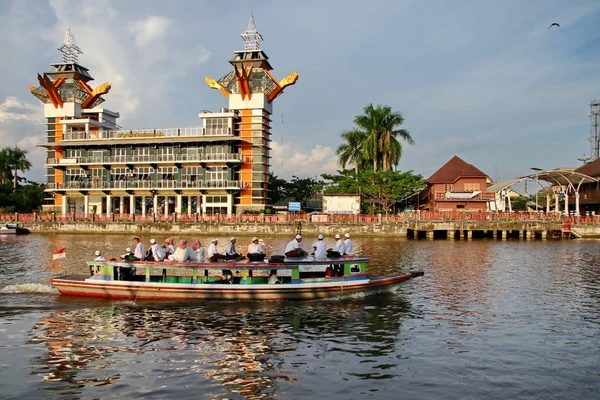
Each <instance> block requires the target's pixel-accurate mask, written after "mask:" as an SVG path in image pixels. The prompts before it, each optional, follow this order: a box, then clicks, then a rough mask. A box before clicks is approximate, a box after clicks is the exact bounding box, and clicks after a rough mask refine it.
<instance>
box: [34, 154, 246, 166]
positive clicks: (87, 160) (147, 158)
mask: <svg viewBox="0 0 600 400" xmlns="http://www.w3.org/2000/svg"><path fill="white" fill-rule="evenodd" d="M243 160H244V157H243V156H242V154H241V153H200V154H187V153H183V154H151V155H149V154H144V155H127V156H121V155H120V156H102V157H99V156H87V157H72V158H47V159H46V165H48V166H50V165H82V164H127V163H149V162H165V163H166V162H170V163H172V162H175V161H183V162H185V161H188V162H219V161H240V162H241V161H243Z"/></svg>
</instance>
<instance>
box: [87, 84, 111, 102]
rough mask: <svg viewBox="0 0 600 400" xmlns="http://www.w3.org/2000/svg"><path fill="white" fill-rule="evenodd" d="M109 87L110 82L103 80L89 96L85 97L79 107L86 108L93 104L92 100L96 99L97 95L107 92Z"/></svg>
mask: <svg viewBox="0 0 600 400" xmlns="http://www.w3.org/2000/svg"><path fill="white" fill-rule="evenodd" d="M88 87H89V86H88ZM110 88H111V86H110V83H108V82H104V83H103V84H102V85H100V86H98V87H97V88H96V89H94V90H92V92H91V93H90V96H89V97H88V98H87V99H85V101H84V102H83V103H82V104H81V108H88V107H89V106H90V105H92V104H94V102H95V101H96V100H98V97H100V96H102V95H103V94H106V93H108V92H109V91H110Z"/></svg>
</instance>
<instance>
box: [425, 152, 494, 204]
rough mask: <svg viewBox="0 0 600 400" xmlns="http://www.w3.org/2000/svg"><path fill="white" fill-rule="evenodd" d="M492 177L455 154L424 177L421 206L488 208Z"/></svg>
mask: <svg viewBox="0 0 600 400" xmlns="http://www.w3.org/2000/svg"><path fill="white" fill-rule="evenodd" d="M492 182H493V181H492V180H491V179H490V177H489V176H487V175H486V174H484V173H483V172H481V171H480V170H479V169H477V168H476V167H474V166H473V165H471V164H469V163H467V162H465V161H463V160H462V159H461V158H459V157H457V156H454V157H452V159H450V161H448V162H447V163H446V164H444V165H443V166H442V167H441V168H440V169H438V170H437V171H436V172H435V173H434V174H433V175H431V176H430V177H429V179H427V183H428V186H427V198H426V201H425V204H423V205H422V207H421V209H425V210H429V211H457V210H458V211H487V202H488V201H492V200H494V198H495V197H494V192H488V191H487V185H488V183H492Z"/></svg>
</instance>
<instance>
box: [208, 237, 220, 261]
mask: <svg viewBox="0 0 600 400" xmlns="http://www.w3.org/2000/svg"><path fill="white" fill-rule="evenodd" d="M217 243H218V240H217V239H216V238H214V239H211V240H210V245H209V246H208V250H207V255H206V256H207V257H208V261H213V262H214V261H219V260H225V256H224V255H223V254H219V250H217Z"/></svg>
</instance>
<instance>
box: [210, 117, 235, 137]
mask: <svg viewBox="0 0 600 400" xmlns="http://www.w3.org/2000/svg"><path fill="white" fill-rule="evenodd" d="M205 121H206V132H205V134H206V135H208V136H218V135H228V134H229V118H207V119H206V120H205Z"/></svg>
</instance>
